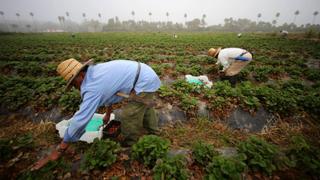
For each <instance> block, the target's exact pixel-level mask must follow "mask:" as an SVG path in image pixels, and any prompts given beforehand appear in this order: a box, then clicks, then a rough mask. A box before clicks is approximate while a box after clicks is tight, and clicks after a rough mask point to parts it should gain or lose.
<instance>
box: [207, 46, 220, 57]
mask: <svg viewBox="0 0 320 180" xmlns="http://www.w3.org/2000/svg"><path fill="white" fill-rule="evenodd" d="M220 51H221V47H219V48H217V49H215V48H210V49H209V51H208V55H209V56H212V57H216V56H217V55H218V53H219V52H220Z"/></svg>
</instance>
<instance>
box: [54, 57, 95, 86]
mask: <svg viewBox="0 0 320 180" xmlns="http://www.w3.org/2000/svg"><path fill="white" fill-rule="evenodd" d="M92 63H93V59H89V60H88V61H87V62H85V63H83V64H82V63H80V62H79V61H77V60H75V59H73V58H71V59H67V60H65V61H63V62H61V63H60V64H59V65H58V67H57V72H58V74H59V75H60V76H61V77H63V79H64V80H66V81H67V88H66V89H67V90H68V89H70V87H71V86H70V85H71V83H72V81H73V80H74V78H76V77H77V76H78V74H79V73H80V72H81V70H83V69H84V68H85V67H87V66H88V65H90V64H92Z"/></svg>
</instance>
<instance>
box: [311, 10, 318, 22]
mask: <svg viewBox="0 0 320 180" xmlns="http://www.w3.org/2000/svg"><path fill="white" fill-rule="evenodd" d="M318 14H319V12H318V11H315V12H314V13H313V18H312V24H314V22H315V21H316V16H317V15H318Z"/></svg>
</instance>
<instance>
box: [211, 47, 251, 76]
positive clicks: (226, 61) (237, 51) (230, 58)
mask: <svg viewBox="0 0 320 180" xmlns="http://www.w3.org/2000/svg"><path fill="white" fill-rule="evenodd" d="M244 52H247V51H246V50H245V49H241V48H225V49H221V50H220V52H219V54H218V61H217V62H216V64H217V65H219V64H221V65H222V66H223V69H222V71H223V72H224V71H226V69H228V68H229V66H230V65H231V64H232V63H233V62H234V61H235V58H236V57H238V56H240V55H241V54H242V53H244ZM243 56H244V57H246V58H248V59H250V60H251V59H252V55H251V54H250V53H249V52H248V53H246V54H244V55H243Z"/></svg>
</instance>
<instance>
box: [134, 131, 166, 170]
mask: <svg viewBox="0 0 320 180" xmlns="http://www.w3.org/2000/svg"><path fill="white" fill-rule="evenodd" d="M169 146H170V142H169V140H167V139H163V138H161V137H158V136H156V135H146V136H143V137H141V138H140V139H139V141H138V142H137V143H136V144H134V145H133V146H132V157H133V159H137V160H139V161H141V162H142V163H143V164H144V165H146V166H154V165H155V162H156V161H157V159H160V158H163V157H165V156H166V155H167V152H168V150H169Z"/></svg>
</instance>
